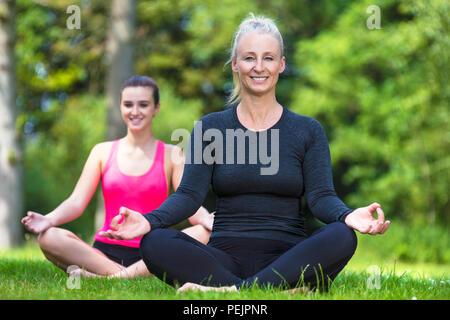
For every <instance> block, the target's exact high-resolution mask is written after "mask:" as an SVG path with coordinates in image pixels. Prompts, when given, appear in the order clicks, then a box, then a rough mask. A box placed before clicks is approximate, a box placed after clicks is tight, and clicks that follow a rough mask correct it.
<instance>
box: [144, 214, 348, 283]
mask: <svg viewBox="0 0 450 320" xmlns="http://www.w3.org/2000/svg"><path fill="white" fill-rule="evenodd" d="M140 248H141V255H142V257H143V260H144V262H145V264H146V265H147V268H148V269H149V270H150V272H152V273H153V274H155V275H156V276H157V277H158V278H160V279H161V280H164V281H166V282H168V283H169V284H171V285H176V284H182V285H183V284H185V286H187V287H193V288H194V289H200V290H205V288H210V289H214V287H222V289H224V290H228V289H230V290H234V289H239V288H241V287H243V286H250V285H252V284H257V285H259V286H268V285H270V286H274V287H278V286H282V287H289V288H292V287H297V286H299V285H304V284H307V285H310V286H311V287H319V286H320V285H323V286H327V284H328V279H330V280H333V279H334V278H335V277H336V275H337V274H338V273H339V272H340V271H341V270H342V269H343V268H344V266H345V265H346V264H347V262H348V261H349V260H350V258H351V257H352V255H353V253H354V252H355V250H356V235H355V233H354V231H353V230H351V229H350V228H349V227H347V226H346V225H345V224H344V223H341V222H336V223H331V224H329V225H327V226H325V227H322V228H321V229H319V230H318V231H316V232H315V233H314V234H313V235H312V236H311V237H309V238H308V239H306V240H304V241H302V242H300V243H299V244H297V245H294V246H293V247H292V248H290V249H288V250H287V251H286V252H285V253H283V254H281V255H280V256H279V257H277V258H276V259H275V260H274V261H273V262H272V263H270V264H269V265H268V266H266V267H264V268H263V269H262V270H260V271H259V272H257V273H256V274H255V275H253V276H252V277H249V278H247V279H240V278H239V277H237V276H236V275H235V274H236V273H237V270H236V268H238V266H237V265H236V264H235V263H234V260H233V257H231V256H229V255H228V254H226V253H225V252H223V251H221V250H218V249H216V248H213V247H211V246H206V245H203V244H201V243H199V242H198V241H195V239H192V238H190V237H188V236H186V235H181V234H180V233H177V232H176V231H175V230H160V229H157V230H154V231H152V232H150V233H148V234H147V235H146V236H144V238H143V240H142V242H141V247H140ZM180 261H183V262H182V263H180ZM190 283H193V284H196V285H193V286H191V285H190ZM199 285H201V286H199ZM185 286H183V287H185ZM183 287H182V288H183ZM325 289H326V288H325Z"/></svg>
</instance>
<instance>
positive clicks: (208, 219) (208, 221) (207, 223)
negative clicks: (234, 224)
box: [201, 212, 215, 231]
mask: <svg viewBox="0 0 450 320" xmlns="http://www.w3.org/2000/svg"><path fill="white" fill-rule="evenodd" d="M214 214H215V212H211V213H208V214H205V215H204V217H203V219H202V221H201V224H202V225H203V226H204V227H205V228H206V230H208V231H212V229H213V224H214Z"/></svg>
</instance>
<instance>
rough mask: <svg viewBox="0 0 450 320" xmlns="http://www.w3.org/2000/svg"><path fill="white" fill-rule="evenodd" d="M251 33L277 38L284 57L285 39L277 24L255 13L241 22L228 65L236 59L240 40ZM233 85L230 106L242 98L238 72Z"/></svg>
mask: <svg viewBox="0 0 450 320" xmlns="http://www.w3.org/2000/svg"><path fill="white" fill-rule="evenodd" d="M251 32H258V33H263V34H270V35H272V36H273V37H275V39H277V40H278V42H279V44H280V48H281V56H283V55H284V44H283V38H282V36H281V33H280V31H279V30H278V28H277V26H276V25H275V22H274V21H273V20H272V19H270V18H266V17H264V16H258V17H256V16H255V15H254V14H253V13H250V14H249V17H248V18H246V19H244V20H243V21H242V22H241V24H240V25H239V27H238V29H237V31H236V32H235V34H234V37H233V42H232V48H231V55H230V59H229V60H228V61H227V63H226V64H229V63H230V62H231V61H232V59H235V58H236V55H237V46H238V44H239V40H240V39H241V37H242V36H243V35H245V34H248V33H251ZM233 85H234V88H233V91H232V92H231V94H230V96H229V97H228V105H231V104H233V103H236V102H239V101H240V100H241V98H242V97H241V83H240V80H239V76H238V75H237V73H236V72H233Z"/></svg>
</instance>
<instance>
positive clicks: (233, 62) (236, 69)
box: [231, 58, 239, 72]
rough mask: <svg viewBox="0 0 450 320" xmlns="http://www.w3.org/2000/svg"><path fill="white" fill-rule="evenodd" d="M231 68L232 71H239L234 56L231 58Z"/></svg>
mask: <svg viewBox="0 0 450 320" xmlns="http://www.w3.org/2000/svg"><path fill="white" fill-rule="evenodd" d="M231 70H233V72H238V71H239V68H238V66H237V63H236V58H231Z"/></svg>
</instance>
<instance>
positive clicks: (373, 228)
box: [345, 203, 391, 235]
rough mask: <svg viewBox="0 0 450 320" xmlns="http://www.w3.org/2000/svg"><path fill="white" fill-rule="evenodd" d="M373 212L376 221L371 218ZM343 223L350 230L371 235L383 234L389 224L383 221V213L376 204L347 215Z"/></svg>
mask: <svg viewBox="0 0 450 320" xmlns="http://www.w3.org/2000/svg"><path fill="white" fill-rule="evenodd" d="M375 211H376V212H377V219H375V218H374V216H373V215H374V213H375ZM345 223H346V224H347V225H348V226H349V227H350V228H353V229H355V230H357V231H359V232H361V233H368V234H371V235H376V234H383V233H385V232H386V230H387V229H388V228H389V225H390V224H391V222H390V221H389V220H386V221H385V220H384V212H383V210H381V206H380V205H379V204H378V203H372V204H371V205H370V206H367V207H362V208H358V209H356V210H354V211H353V212H352V213H350V214H349V215H347V217H346V218H345Z"/></svg>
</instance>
